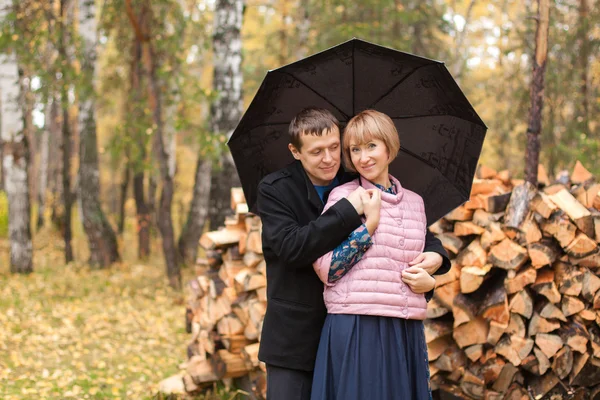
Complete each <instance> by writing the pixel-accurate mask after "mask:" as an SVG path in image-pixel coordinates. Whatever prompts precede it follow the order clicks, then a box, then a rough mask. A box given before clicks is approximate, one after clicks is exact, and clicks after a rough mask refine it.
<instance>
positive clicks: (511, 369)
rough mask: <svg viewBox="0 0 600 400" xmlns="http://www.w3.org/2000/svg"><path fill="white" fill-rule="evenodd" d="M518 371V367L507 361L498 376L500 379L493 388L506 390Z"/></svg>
mask: <svg viewBox="0 0 600 400" xmlns="http://www.w3.org/2000/svg"><path fill="white" fill-rule="evenodd" d="M517 372H518V368H517V367H515V366H514V365H513V364H512V363H506V364H505V365H504V367H503V368H502V372H500V376H498V379H497V380H496V381H495V382H494V384H493V385H492V389H493V390H495V391H496V392H500V393H504V392H506V391H507V390H508V387H509V386H510V385H511V383H512V382H513V379H514V377H515V374H516V373H517Z"/></svg>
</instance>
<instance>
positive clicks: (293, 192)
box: [258, 108, 450, 400]
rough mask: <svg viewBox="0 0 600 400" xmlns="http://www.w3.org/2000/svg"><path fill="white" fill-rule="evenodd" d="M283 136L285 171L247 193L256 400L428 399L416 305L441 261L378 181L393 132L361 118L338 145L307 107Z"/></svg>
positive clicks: (393, 191)
mask: <svg viewBox="0 0 600 400" xmlns="http://www.w3.org/2000/svg"><path fill="white" fill-rule="evenodd" d="M289 133H290V144H289V149H290V151H291V152H292V155H293V156H294V158H295V159H296V161H295V162H294V163H292V164H290V165H289V166H288V167H286V168H284V169H282V170H280V171H277V172H274V173H272V174H270V175H267V176H266V177H265V178H264V179H263V180H262V181H261V183H260V185H259V189H258V192H259V194H258V213H259V215H260V217H261V219H262V223H263V238H262V239H263V252H264V257H265V260H266V263H267V298H268V303H267V311H266V314H265V319H264V323H263V330H262V337H261V344H260V351H259V359H260V360H261V361H263V362H265V363H266V365H267V400H294V399H302V400H304V399H306V400H308V399H313V400H316V399H319V400H321V399H327V400H342V399H344V400H346V399H357V400H361V399H362V400H368V399H369V400H370V399H373V400H389V399H425V398H429V397H430V395H431V394H430V390H429V372H428V371H429V369H428V361H427V347H426V343H425V337H424V331H423V322H422V320H423V319H425V313H426V305H427V303H426V300H425V298H426V297H430V296H431V294H432V290H433V287H434V285H435V281H434V280H433V278H432V277H431V275H432V274H434V273H436V271H437V273H445V272H447V271H448V269H449V267H450V261H449V259H448V256H447V253H446V251H445V250H444V248H443V247H442V245H441V243H440V241H439V240H438V239H437V238H435V237H434V236H433V235H432V234H431V233H429V232H427V228H426V217H425V209H424V205H423V200H422V198H421V197H420V196H419V195H417V194H415V193H413V192H411V191H409V190H406V189H403V188H402V186H401V184H400V182H398V180H396V179H395V178H394V177H393V176H391V175H389V174H388V165H389V163H390V162H391V161H392V160H393V159H394V158H395V157H396V155H397V153H398V151H399V148H400V143H399V138H398V133H397V131H396V128H395V127H394V124H393V122H392V121H391V119H390V118H389V117H388V116H386V115H385V114H382V113H379V112H377V111H374V110H366V111H363V112H361V113H359V114H358V115H356V116H355V117H354V118H352V119H351V120H350V121H349V122H348V125H347V126H346V128H345V131H344V137H343V140H341V139H340V130H339V124H338V121H337V119H336V118H335V117H334V116H333V114H331V113H330V112H329V111H328V110H325V109H318V108H310V109H305V110H303V111H301V112H300V113H299V114H298V115H297V116H296V117H295V118H294V119H293V120H292V122H291V123H290V127H289ZM342 154H343V158H344V162H345V166H346V168H347V169H348V170H350V171H356V172H358V174H359V175H358V176H357V175H355V174H350V173H347V172H345V171H344V169H343V168H340V161H341V160H340V159H341V158H342ZM415 173H417V171H415ZM315 272H316V273H315ZM324 288H325V289H324ZM425 292H429V293H427V294H426V295H424V293H425ZM313 377H314V381H313Z"/></svg>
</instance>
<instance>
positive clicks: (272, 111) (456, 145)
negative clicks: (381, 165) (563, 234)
mask: <svg viewBox="0 0 600 400" xmlns="http://www.w3.org/2000/svg"><path fill="white" fill-rule="evenodd" d="M305 107H323V108H327V109H329V110H330V111H331V112H333V114H334V115H335V116H336V117H337V118H338V119H339V120H340V122H341V124H342V126H344V125H345V124H346V123H347V122H348V120H350V118H352V117H353V116H354V115H356V114H357V113H358V112H360V111H362V110H365V109H369V108H372V109H375V110H378V111H381V112H384V113H386V114H387V115H389V116H390V117H391V118H392V120H393V121H394V123H395V125H396V128H398V132H399V134H400V144H401V151H400V153H399V155H398V158H397V159H396V160H395V161H394V162H393V163H392V164H391V166H390V173H391V174H392V175H394V176H395V177H397V178H398V179H399V180H400V182H401V183H402V185H403V186H404V187H406V188H408V189H411V190H413V191H415V192H417V193H419V194H420V195H421V196H422V197H423V198H424V200H425V207H426V212H427V218H428V221H429V223H430V224H431V223H433V222H435V221H436V220H438V219H439V218H441V217H442V216H444V215H445V214H446V213H448V212H449V211H451V210H453V209H454V208H456V207H458V206H459V205H461V204H462V203H464V202H465V201H467V200H468V199H469V194H470V191H471V184H472V181H473V176H474V174H475V169H476V167H477V161H478V159H479V155H480V152H481V147H482V145H483V139H484V137H485V132H486V130H487V127H486V126H485V124H484V123H483V121H482V120H481V118H479V116H478V115H477V113H476V112H475V110H474V109H473V107H472V106H471V104H470V103H469V101H468V100H467V98H466V97H465V96H464V94H463V93H462V91H461V90H460V88H459V87H458V85H457V84H456V82H455V81H454V79H453V78H452V76H451V75H450V73H449V72H448V70H447V69H446V67H445V66H444V64H443V63H441V62H439V61H434V60H429V59H426V58H423V57H418V56H415V55H412V54H407V53H403V52H400V51H397V50H393V49H390V48H386V47H382V46H379V45H376V44H373V43H368V42H365V41H362V40H359V39H352V40H350V41H347V42H345V43H342V44H340V45H338V46H335V47H332V48H330V49H328V50H325V51H323V52H321V53H317V54H315V55H312V56H310V57H308V58H305V59H302V60H300V61H297V62H295V63H292V64H289V65H286V66H284V67H281V68H278V69H275V70H272V71H269V72H268V73H267V76H266V77H265V79H264V80H263V82H262V84H261V86H260V88H259V89H258V92H257V94H256V96H255V97H254V99H253V100H252V103H251V104H250V106H249V107H248V110H247V111H246V113H245V114H244V116H243V117H242V120H241V121H240V123H239V125H238V126H237V128H236V129H235V131H234V132H233V134H232V136H231V138H230V139H229V142H228V145H229V148H230V149H231V153H232V155H233V159H234V161H235V165H236V167H237V171H238V173H239V176H240V179H241V182H242V187H243V189H244V194H245V196H246V201H247V202H248V205H249V206H250V209H251V210H253V211H256V209H255V206H256V195H257V186H258V183H259V182H260V180H261V179H262V178H263V177H264V176H265V175H267V174H269V173H271V172H274V171H276V170H278V169H280V168H283V167H284V166H286V165H288V164H289V163H290V162H292V161H293V157H292V155H291V153H290V152H289V150H288V148H287V145H288V143H289V136H288V133H287V131H288V126H289V123H290V121H291V120H292V118H293V117H294V116H295V115H296V114H297V113H298V112H299V111H301V110H302V109H303V108H305Z"/></svg>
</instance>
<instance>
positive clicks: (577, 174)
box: [571, 160, 594, 184]
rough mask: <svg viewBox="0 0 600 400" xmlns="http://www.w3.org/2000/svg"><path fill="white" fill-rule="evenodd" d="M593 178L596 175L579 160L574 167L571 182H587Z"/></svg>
mask: <svg viewBox="0 0 600 400" xmlns="http://www.w3.org/2000/svg"><path fill="white" fill-rule="evenodd" d="M593 178H594V176H593V175H592V173H591V172H590V171H588V170H587V169H586V168H585V167H584V166H583V164H581V162H580V161H579V160H577V162H576V163H575V167H574V168H573V173H572V174H571V182H573V183H574V184H579V183H584V182H587V181H589V180H591V179H593Z"/></svg>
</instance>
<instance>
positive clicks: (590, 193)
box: [577, 183, 600, 214]
mask: <svg viewBox="0 0 600 400" xmlns="http://www.w3.org/2000/svg"><path fill="white" fill-rule="evenodd" d="M598 193H600V183H595V184H593V185H590V187H589V188H587V190H585V192H584V193H583V195H582V196H581V197H577V201H579V202H580V203H581V204H583V206H584V207H585V208H587V209H590V208H592V207H594V199H595V198H596V196H597V195H598ZM592 214H593V213H592Z"/></svg>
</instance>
